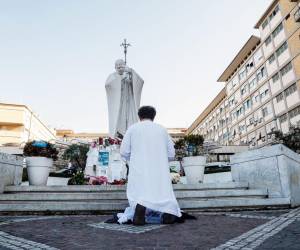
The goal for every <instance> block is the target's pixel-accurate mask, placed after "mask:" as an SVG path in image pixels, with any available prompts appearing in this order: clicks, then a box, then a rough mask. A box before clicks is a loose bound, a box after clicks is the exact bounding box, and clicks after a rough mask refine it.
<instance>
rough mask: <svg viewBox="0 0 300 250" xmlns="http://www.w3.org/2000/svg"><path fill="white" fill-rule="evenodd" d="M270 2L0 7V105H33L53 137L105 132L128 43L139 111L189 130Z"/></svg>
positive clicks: (86, 0)
mask: <svg viewBox="0 0 300 250" xmlns="http://www.w3.org/2000/svg"><path fill="white" fill-rule="evenodd" d="M271 2H272V0H212V1H206V0H126V1H123V0H72V1H70V0H26V1H25V0H0V102H5V103H18V104H25V105H27V106H28V107H29V108H31V109H32V110H33V111H34V112H35V113H37V114H38V115H39V117H40V119H41V120H42V121H43V122H44V123H45V124H47V125H49V126H51V127H52V128H56V129H73V130H74V131H75V132H107V131H108V112H107V101H106V93H105V88H104V84H105V81H106V78H107V77H108V75H109V74H110V73H112V72H114V62H115V60H116V59H118V58H123V51H122V48H121V47H120V44H121V43H122V40H123V39H124V38H127V40H128V41H129V43H130V44H131V45H132V46H131V47H129V48H128V66H129V67H131V68H133V69H134V70H135V71H136V72H137V73H138V74H139V75H140V76H141V77H142V78H143V79H144V82H145V83H144V88H143V93H142V100H141V105H152V106H154V107H155V108H156V110H157V117H156V122H158V123H160V124H162V125H163V126H165V127H169V128H171V127H172V128H175V127H189V126H190V125H191V124H192V122H193V121H194V120H195V119H196V118H197V116H198V115H199V114H200V113H201V112H202V111H203V110H204V109H205V108H206V107H207V105H208V104H209V103H210V102H211V101H212V99H213V98H214V97H215V96H216V95H217V94H218V93H219V91H220V90H221V89H222V88H223V87H224V86H225V84H224V83H220V82H217V79H218V78H219V76H220V75H221V74H222V72H223V71H224V70H225V68H226V67H227V66H228V64H229V63H230V62H231V61H232V59H233V58H234V56H235V55H236V54H237V52H238V51H239V50H240V49H241V47H242V46H243V45H244V43H245V42H246V41H247V40H248V38H249V37H250V36H251V35H252V34H254V35H258V31H257V30H255V29H254V28H253V27H254V25H255V23H256V22H257V21H258V19H259V18H260V17H261V15H262V14H263V12H264V11H265V10H266V8H267V7H268V6H269V4H270V3H271Z"/></svg>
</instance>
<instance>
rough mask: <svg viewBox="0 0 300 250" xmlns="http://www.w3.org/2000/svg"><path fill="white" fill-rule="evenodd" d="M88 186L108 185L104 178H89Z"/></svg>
mask: <svg viewBox="0 0 300 250" xmlns="http://www.w3.org/2000/svg"><path fill="white" fill-rule="evenodd" d="M88 184H89V185H104V184H108V179H107V177H105V176H97V177H96V176H91V177H90V179H89V182H88Z"/></svg>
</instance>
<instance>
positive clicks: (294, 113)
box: [289, 106, 300, 119]
mask: <svg viewBox="0 0 300 250" xmlns="http://www.w3.org/2000/svg"><path fill="white" fill-rule="evenodd" d="M297 115H300V106H298V107H297V108H294V109H293V110H291V111H290V112H289V117H290V118H291V119H292V118H294V117H296V116H297Z"/></svg>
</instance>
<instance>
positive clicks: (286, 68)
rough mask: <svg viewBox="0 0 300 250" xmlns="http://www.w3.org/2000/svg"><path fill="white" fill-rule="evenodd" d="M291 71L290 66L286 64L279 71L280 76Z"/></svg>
mask: <svg viewBox="0 0 300 250" xmlns="http://www.w3.org/2000/svg"><path fill="white" fill-rule="evenodd" d="M291 69H292V64H291V63H288V64H287V65H285V66H284V67H283V68H282V69H281V70H280V73H281V75H282V76H284V75H285V74H287V73H288V72H289V71H290V70H291Z"/></svg>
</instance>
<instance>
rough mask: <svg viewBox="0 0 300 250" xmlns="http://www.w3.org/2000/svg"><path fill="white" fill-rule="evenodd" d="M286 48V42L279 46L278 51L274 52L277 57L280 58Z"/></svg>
mask: <svg viewBox="0 0 300 250" xmlns="http://www.w3.org/2000/svg"><path fill="white" fill-rule="evenodd" d="M287 47H288V45H287V42H285V43H284V44H282V45H281V46H280V48H279V49H278V50H276V55H277V57H278V56H280V55H281V54H282V53H283V52H284V51H285V50H286V49H287Z"/></svg>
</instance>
